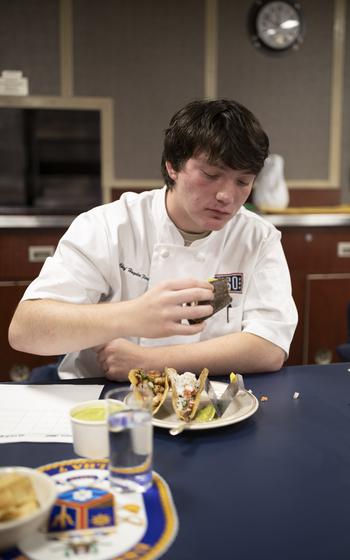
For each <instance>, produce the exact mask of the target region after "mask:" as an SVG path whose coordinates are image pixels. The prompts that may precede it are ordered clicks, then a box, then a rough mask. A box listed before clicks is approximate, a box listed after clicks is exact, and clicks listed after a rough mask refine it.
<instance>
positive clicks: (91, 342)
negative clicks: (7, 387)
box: [9, 100, 297, 380]
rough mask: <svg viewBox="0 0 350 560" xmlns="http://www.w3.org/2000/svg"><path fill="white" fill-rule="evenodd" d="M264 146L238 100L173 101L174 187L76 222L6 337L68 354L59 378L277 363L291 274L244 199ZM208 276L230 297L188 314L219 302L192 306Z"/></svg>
mask: <svg viewBox="0 0 350 560" xmlns="http://www.w3.org/2000/svg"><path fill="white" fill-rule="evenodd" d="M268 146H269V142H268V138H267V136H266V134H265V132H264V131H263V130H262V128H261V126H260V124H259V122H258V121H257V119H256V118H255V117H254V115H252V113H251V112H250V111H248V110H247V109H246V108H245V107H243V106H242V105H240V104H239V103H237V102H234V101H229V100H214V101H194V102H192V103H189V104H188V105H187V106H185V107H184V108H183V109H181V110H180V111H178V112H177V113H176V114H175V115H174V117H173V118H172V120H171V121H170V124H169V127H168V129H167V130H166V132H165V141H164V151H163V157H162V173H163V176H164V179H165V183H166V185H165V187H164V188H163V189H155V190H151V191H145V192H143V193H142V194H140V195H136V194H135V193H126V194H124V195H123V196H122V197H121V198H120V200H119V201H116V202H113V203H111V204H106V205H103V206H100V207H98V208H95V209H93V210H91V211H89V212H86V213H84V214H82V215H80V216H78V217H77V218H76V219H75V220H74V222H73V223H72V225H71V226H70V228H69V229H68V231H67V232H66V233H65V235H64V236H63V237H62V239H61V241H60V243H59V245H58V247H57V250H56V252H55V255H54V256H53V257H52V258H48V259H47V260H46V262H45V264H44V266H43V268H42V271H41V273H40V275H39V277H38V278H37V279H36V280H35V281H34V282H33V283H32V284H31V285H30V286H29V287H28V289H27V291H26V292H25V294H24V297H23V300H22V301H21V302H20V304H19V306H18V308H17V310H16V312H15V314H14V317H13V320H12V323H11V325H10V329H9V341H10V344H11V345H12V346H13V347H14V348H16V349H17V350H21V351H24V352H30V353H34V354H42V355H53V354H56V355H58V354H66V356H65V358H64V359H63V361H62V362H61V364H60V366H59V375H60V377H61V378H71V377H88V376H94V377H95V376H101V375H106V377H108V378H109V379H114V380H125V379H126V378H127V374H128V371H129V370H130V369H132V368H135V367H143V368H145V369H162V368H163V367H164V366H169V367H174V368H176V369H177V370H179V371H185V370H189V371H193V372H198V371H200V370H202V369H203V367H207V368H208V369H209V371H210V373H211V374H224V373H229V372H230V371H231V370H235V371H237V372H241V373H248V372H260V371H276V370H278V369H280V368H281V367H282V365H283V362H284V360H285V358H286V356H287V355H288V351H289V346H290V342H291V340H292V337H293V334H294V330H295V327H296V323H297V312H296V308H295V305H294V302H293V299H292V295H291V284H290V276H289V271H288V267H287V264H286V260H285V257H284V254H283V250H282V246H281V243H280V233H279V232H278V231H277V230H276V229H275V228H274V226H272V225H271V224H269V223H268V222H267V221H265V220H263V219H262V218H261V217H259V216H258V215H256V214H254V213H252V212H250V211H248V210H246V209H245V208H244V207H243V205H244V203H245V202H246V200H247V198H248V197H249V194H250V192H251V190H252V186H253V182H254V179H255V176H256V175H257V173H258V172H259V171H260V170H261V168H262V167H263V165H264V161H265V159H266V157H267V155H268ZM212 277H218V278H220V277H226V278H227V280H228V282H229V285H230V292H231V296H232V303H231V305H230V307H228V308H227V309H223V310H221V311H219V312H218V313H216V314H215V315H213V316H212V317H209V318H208V319H206V320H205V321H204V322H201V323H197V324H189V323H188V319H198V318H203V317H206V316H208V315H210V314H211V313H212V311H213V308H212V306H211V305H209V304H208V303H207V304H204V305H203V304H202V305H196V304H195V305H193V302H196V303H198V302H203V301H206V302H207V301H210V300H212V298H213V291H212V286H211V284H209V283H208V282H207V279H208V278H212ZM191 303H192V305H185V304H191Z"/></svg>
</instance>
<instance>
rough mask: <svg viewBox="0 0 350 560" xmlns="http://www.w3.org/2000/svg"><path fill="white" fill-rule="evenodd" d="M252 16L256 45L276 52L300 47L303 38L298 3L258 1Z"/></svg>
mask: <svg viewBox="0 0 350 560" xmlns="http://www.w3.org/2000/svg"><path fill="white" fill-rule="evenodd" d="M252 17H253V21H252V25H253V29H252V31H253V34H252V35H253V36H252V39H253V43H254V44H255V46H257V47H263V48H265V49H267V50H273V51H276V52H278V51H280V52H281V51H285V50H287V49H289V48H298V46H299V44H300V43H301V40H302V19H301V12H300V9H299V6H298V4H295V3H291V2H287V1H271V2H270V1H268V2H265V3H262V2H257V3H256V6H255V9H254V13H253V16H252Z"/></svg>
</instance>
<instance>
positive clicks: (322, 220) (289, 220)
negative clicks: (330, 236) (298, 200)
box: [263, 214, 350, 227]
mask: <svg viewBox="0 0 350 560" xmlns="http://www.w3.org/2000/svg"><path fill="white" fill-rule="evenodd" d="M263 217H264V218H265V220H268V221H269V222H271V223H272V224H273V225H275V226H276V227H320V226H338V227H339V226H350V214H264V215H263Z"/></svg>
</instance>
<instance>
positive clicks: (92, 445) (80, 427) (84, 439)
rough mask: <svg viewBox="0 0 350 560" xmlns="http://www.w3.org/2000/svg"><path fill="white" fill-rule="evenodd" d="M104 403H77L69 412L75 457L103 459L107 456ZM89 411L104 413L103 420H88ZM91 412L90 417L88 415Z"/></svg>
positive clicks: (98, 401) (101, 401)
mask: <svg viewBox="0 0 350 560" xmlns="http://www.w3.org/2000/svg"><path fill="white" fill-rule="evenodd" d="M106 408H107V407H106V401H104V400H93V401H85V402H82V403H79V404H77V405H75V406H73V408H71V410H70V419H71V426H72V435H73V447H74V451H75V453H76V454H77V455H80V456H81V457H86V458H88V459H103V458H106V457H108V455H109V443H108V429H107V410H106ZM91 411H99V412H100V413H103V412H104V419H99V420H90V419H89V416H91V417H93V416H94V413H93V412H91ZM89 412H91V415H89Z"/></svg>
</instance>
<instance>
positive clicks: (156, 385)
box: [129, 368, 169, 415]
mask: <svg viewBox="0 0 350 560" xmlns="http://www.w3.org/2000/svg"><path fill="white" fill-rule="evenodd" d="M129 381H130V383H131V384H132V385H133V386H134V387H135V390H136V391H137V390H138V389H143V388H148V389H151V391H152V393H153V411H152V414H153V415H154V414H156V413H157V412H158V410H159V409H160V407H161V406H162V404H163V402H164V401H165V399H166V396H167V394H168V390H169V382H168V376H167V375H166V373H165V372H160V371H158V370H150V371H144V370H143V369H140V368H139V369H132V370H130V371H129Z"/></svg>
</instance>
